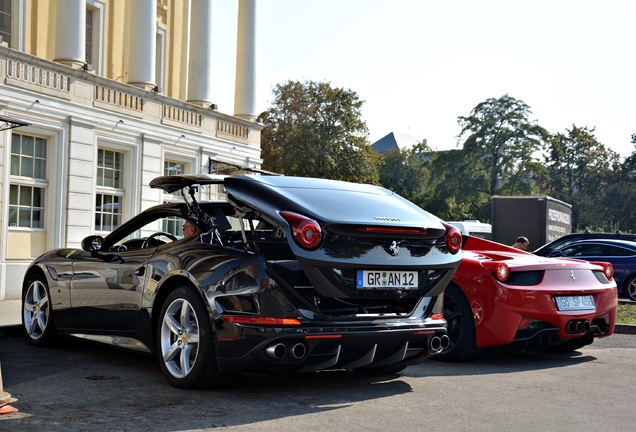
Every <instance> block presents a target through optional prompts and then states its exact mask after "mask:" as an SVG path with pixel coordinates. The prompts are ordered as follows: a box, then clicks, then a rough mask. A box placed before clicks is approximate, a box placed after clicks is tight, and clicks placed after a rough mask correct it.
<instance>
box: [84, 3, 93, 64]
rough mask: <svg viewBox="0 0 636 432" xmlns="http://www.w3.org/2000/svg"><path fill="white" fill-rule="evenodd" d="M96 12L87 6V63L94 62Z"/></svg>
mask: <svg viewBox="0 0 636 432" xmlns="http://www.w3.org/2000/svg"><path fill="white" fill-rule="evenodd" d="M94 15H95V12H94V11H93V9H91V8H86V48H85V53H86V59H85V60H86V63H88V64H91V65H92V64H93V57H94V56H93V49H94V48H95V43H94V41H93V37H94V33H95V26H94V24H93V20H94Z"/></svg>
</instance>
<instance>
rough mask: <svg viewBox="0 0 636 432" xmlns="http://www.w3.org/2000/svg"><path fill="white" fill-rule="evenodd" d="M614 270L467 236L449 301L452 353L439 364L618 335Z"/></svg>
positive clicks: (446, 301)
mask: <svg viewBox="0 0 636 432" xmlns="http://www.w3.org/2000/svg"><path fill="white" fill-rule="evenodd" d="M613 271H614V270H613V267H612V265H611V264H610V263H607V262H592V263H590V262H586V261H580V260H575V259H565V258H544V257H538V256H536V255H533V254H530V253H528V252H524V251H521V250H519V249H514V248H512V247H509V246H505V245H502V244H500V243H495V242H491V241H488V240H484V239H480V238H477V237H470V236H464V237H463V249H462V262H461V265H460V266H459V269H458V270H457V272H456V273H455V276H454V277H453V280H452V281H451V283H450V284H449V285H448V287H447V289H446V293H445V297H444V317H445V318H446V320H447V321H448V336H449V338H450V346H449V347H448V348H447V349H446V350H444V352H442V353H441V354H439V355H437V356H435V357H434V358H435V359H437V360H446V361H466V360H471V359H473V358H475V357H477V356H478V355H479V354H480V353H481V351H482V350H483V348H487V347H493V346H502V345H509V346H511V347H515V348H519V349H522V350H546V349H549V350H555V351H571V350H576V349H578V348H580V347H582V346H584V345H587V344H591V343H592V342H593V341H594V338H600V337H606V336H610V335H611V334H612V333H613V332H614V324H615V322H616V310H617V307H618V294H617V289H616V282H615V281H614V280H613V277H612V276H613Z"/></svg>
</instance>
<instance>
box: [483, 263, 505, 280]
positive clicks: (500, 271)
mask: <svg viewBox="0 0 636 432" xmlns="http://www.w3.org/2000/svg"><path fill="white" fill-rule="evenodd" d="M481 265H483V266H484V267H486V268H487V269H488V270H490V272H491V273H492V274H493V276H494V277H496V278H497V280H498V281H500V282H505V281H506V280H507V279H508V276H510V267H508V264H506V263H504V262H492V261H490V262H488V261H486V262H482V263H481Z"/></svg>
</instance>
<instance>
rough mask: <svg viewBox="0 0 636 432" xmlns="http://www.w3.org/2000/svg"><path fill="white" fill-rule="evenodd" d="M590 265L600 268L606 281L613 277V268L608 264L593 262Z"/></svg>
mask: <svg viewBox="0 0 636 432" xmlns="http://www.w3.org/2000/svg"><path fill="white" fill-rule="evenodd" d="M591 264H594V265H597V266H601V267H602V268H603V274H604V275H605V277H606V278H607V280H612V278H613V277H614V266H613V265H612V264H611V263H608V262H601V261H594V262H592V263H591Z"/></svg>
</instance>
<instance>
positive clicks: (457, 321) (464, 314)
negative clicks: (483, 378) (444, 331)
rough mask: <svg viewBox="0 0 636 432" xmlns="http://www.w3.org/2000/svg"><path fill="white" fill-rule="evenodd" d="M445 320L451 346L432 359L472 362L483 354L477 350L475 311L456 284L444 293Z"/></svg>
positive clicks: (447, 288)
mask: <svg viewBox="0 0 636 432" xmlns="http://www.w3.org/2000/svg"><path fill="white" fill-rule="evenodd" d="M444 318H445V319H446V322H447V323H448V337H449V338H450V346H449V347H448V348H447V349H446V350H445V351H443V352H442V353H440V354H437V355H434V356H433V357H432V358H433V359H435V360H442V361H467V360H472V359H474V358H475V357H477V356H478V355H479V354H480V353H481V351H482V350H481V349H479V348H477V341H476V333H475V320H474V319H473V311H472V310H471V308H470V304H468V300H467V299H466V297H465V296H464V293H462V290H461V289H460V288H459V287H458V286H457V285H454V284H451V285H449V286H448V287H446V290H445V291H444Z"/></svg>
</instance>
